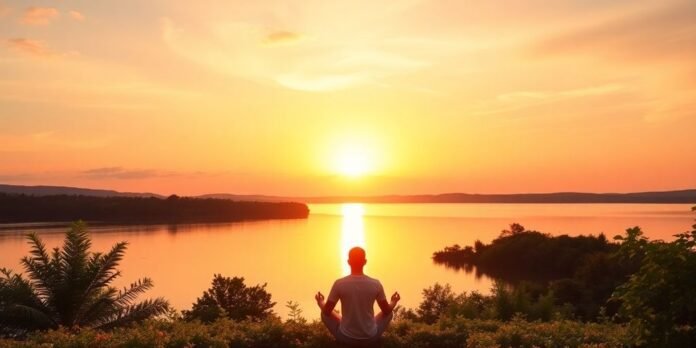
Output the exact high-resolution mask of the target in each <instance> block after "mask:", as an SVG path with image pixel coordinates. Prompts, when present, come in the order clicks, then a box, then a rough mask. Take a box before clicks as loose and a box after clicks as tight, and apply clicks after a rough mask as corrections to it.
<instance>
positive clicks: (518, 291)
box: [401, 282, 571, 324]
mask: <svg viewBox="0 0 696 348" xmlns="http://www.w3.org/2000/svg"><path fill="white" fill-rule="evenodd" d="M543 290H544V289H542V288H539V287H537V286H535V285H534V284H520V285H519V286H515V287H511V286H506V285H504V284H503V283H500V282H496V283H495V285H494V287H493V291H492V294H491V295H482V294H480V293H478V292H476V291H474V292H470V293H466V292H463V293H461V294H456V293H454V292H453V291H452V289H451V287H450V285H449V284H445V285H440V284H438V283H436V284H435V285H433V286H432V287H429V288H427V289H425V290H423V301H422V302H421V303H420V304H419V306H418V308H417V309H416V311H415V312H410V313H409V312H408V311H406V312H407V314H403V313H402V314H401V317H402V318H406V319H410V320H412V321H416V322H423V323H426V324H433V323H436V322H437V321H438V320H441V319H442V318H467V319H486V320H501V321H509V320H512V319H513V318H514V317H516V316H523V317H525V318H527V319H528V320H541V321H550V320H554V319H561V318H569V317H571V314H570V312H571V311H570V310H569V309H568V308H567V307H566V306H559V305H556V300H555V298H554V296H553V293H548V292H547V293H545V292H543Z"/></svg>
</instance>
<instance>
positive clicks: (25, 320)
mask: <svg viewBox="0 0 696 348" xmlns="http://www.w3.org/2000/svg"><path fill="white" fill-rule="evenodd" d="M27 238H28V240H29V244H30V245H31V252H30V255H29V256H26V257H24V258H23V259H22V260H21V263H22V265H23V266H24V269H25V271H26V274H27V278H25V277H24V276H23V275H22V274H15V273H13V272H12V271H10V270H7V269H2V270H1V274H2V276H1V277H0V326H4V327H7V328H13V329H15V331H14V332H15V333H21V331H22V330H36V329H49V328H57V327H59V326H65V327H69V328H71V327H75V326H81V327H95V328H110V327H115V326H119V325H124V324H128V323H131V322H136V321H141V320H145V319H148V318H151V317H154V316H157V315H160V314H164V313H165V312H166V311H167V309H168V308H169V305H168V303H167V301H165V300H164V299H161V298H157V299H154V300H145V301H143V302H139V303H136V302H135V300H136V298H137V297H138V296H139V295H140V294H142V293H144V292H145V291H147V290H148V289H150V288H152V286H153V283H152V281H151V280H150V279H149V278H143V279H140V280H137V281H135V282H134V283H132V284H131V285H130V286H129V287H126V288H124V289H122V290H118V289H116V288H114V287H112V286H110V284H111V283H112V282H113V281H114V280H115V279H117V278H118V277H119V276H120V275H121V273H120V272H119V271H118V270H117V267H118V264H119V262H120V261H121V260H122V259H123V256H124V253H125V251H126V246H127V244H126V243H125V242H121V243H116V245H114V246H113V247H112V248H111V250H110V251H109V252H107V253H104V254H103V253H98V252H97V253H93V252H90V247H91V241H90V238H89V236H88V234H87V231H86V227H85V225H84V224H83V223H81V222H77V223H74V224H72V226H71V227H70V229H69V230H68V231H67V232H66V234H65V241H64V243H63V246H62V248H55V249H53V251H52V252H49V251H48V250H47V249H46V246H45V244H44V243H43V242H42V241H41V239H40V238H39V237H38V236H37V235H36V234H29V235H28V236H27ZM17 330H19V331H17ZM6 333H7V332H6Z"/></svg>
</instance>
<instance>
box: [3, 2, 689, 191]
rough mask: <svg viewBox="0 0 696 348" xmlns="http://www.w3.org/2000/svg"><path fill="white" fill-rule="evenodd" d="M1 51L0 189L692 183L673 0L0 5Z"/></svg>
mask: <svg viewBox="0 0 696 348" xmlns="http://www.w3.org/2000/svg"><path fill="white" fill-rule="evenodd" d="M503 9H504V10H503ZM0 41H2V43H0V71H2V73H0V144H1V145H2V146H1V148H0V183H5V184H18V185H61V186H76V187H88V188H102V189H114V190H119V191H128V192H154V193H160V194H171V193H176V194H181V195H195V194H204V193H223V192H225V193H238V194H268V195H281V196H329V195H381V194H423V193H443V192H471V193H521V192H558V191H585V192H635V191H653V190H672V189H684V188H694V187H696V156H690V155H689V154H690V153H691V152H693V149H694V145H693V140H692V139H693V133H694V131H695V130H696V79H695V78H694V76H696V64H694V62H695V61H696V3H695V2H694V1H690V0H666V1H664V0H660V1H658V0H647V1H641V2H635V1H628V0H619V1H614V2H596V1H593V2H587V1H581V0H562V1H558V2H555V3H554V6H548V2H544V1H538V0H528V1H503V0H494V1H471V2H438V1H428V0H396V1H389V2H384V3H375V2H367V1H362V0H359V1H352V2H349V3H345V2H333V1H321V2H316V1H285V2H282V3H276V2H274V3H270V2H264V1H258V2H236V1H230V2H209V3H191V2H187V1H179V0H176V1H168V2H160V1H153V2H145V3H143V2H139V1H130V0H127V1H119V2H116V1H101V2H78V1H70V0H66V1H61V2H55V3H43V2H37V1H19V0H0Z"/></svg>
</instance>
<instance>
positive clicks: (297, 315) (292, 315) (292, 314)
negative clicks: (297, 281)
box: [285, 301, 307, 324]
mask: <svg viewBox="0 0 696 348" xmlns="http://www.w3.org/2000/svg"><path fill="white" fill-rule="evenodd" d="M285 307H286V308H287V309H288V311H289V312H288V321H291V322H296V323H300V324H305V323H307V319H305V318H304V317H303V316H302V309H300V304H299V303H297V302H295V301H288V302H286V303H285Z"/></svg>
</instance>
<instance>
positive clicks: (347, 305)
mask: <svg viewBox="0 0 696 348" xmlns="http://www.w3.org/2000/svg"><path fill="white" fill-rule="evenodd" d="M386 299H387V296H386V295H385V294H384V288H383V287H382V283H380V282H379V280H377V279H374V278H370V277H368V276H366V275H349V276H345V277H343V278H341V279H338V280H336V281H335V282H334V284H333V286H332V287H331V292H329V297H328V298H327V300H328V301H332V302H338V300H341V314H342V318H341V325H340V327H339V329H340V330H341V332H342V333H343V334H344V335H346V336H348V337H352V338H358V339H365V338H371V337H373V336H375V335H376V334H377V325H376V324H375V312H374V309H373V306H374V303H375V301H378V300H385V301H386Z"/></svg>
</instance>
